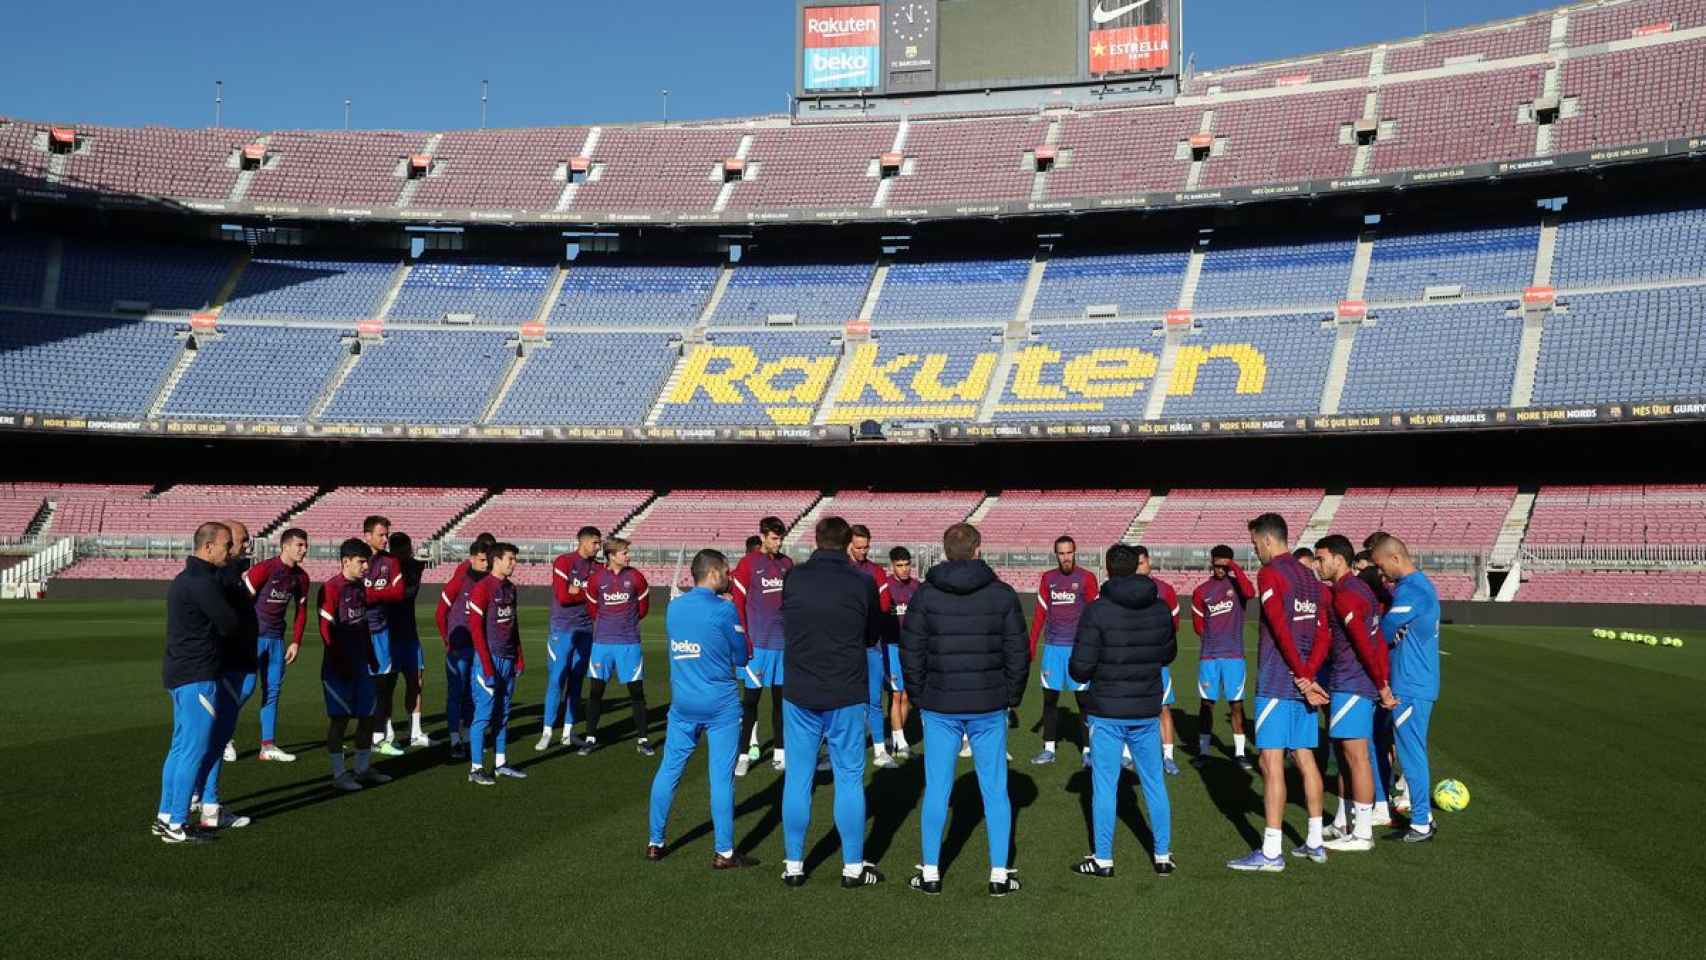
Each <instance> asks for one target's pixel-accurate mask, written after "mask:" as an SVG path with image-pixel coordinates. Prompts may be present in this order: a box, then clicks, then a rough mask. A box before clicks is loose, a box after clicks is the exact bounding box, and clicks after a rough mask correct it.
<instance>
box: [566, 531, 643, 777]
mask: <svg viewBox="0 0 1706 960" xmlns="http://www.w3.org/2000/svg"><path fill="white" fill-rule="evenodd" d="M604 558H605V560H606V561H607V563H606V564H605V566H603V567H601V568H599V569H597V570H594V571H593V572H592V577H591V578H590V579H588V580H587V584H586V588H585V592H586V604H587V609H588V610H590V611H591V612H592V616H593V621H592V655H591V657H590V659H588V660H587V676H589V677H591V678H592V683H591V684H590V685H589V689H588V693H589V694H590V698H589V700H588V703H587V711H586V739H584V740H582V741H581V745H580V749H579V750H577V751H576V752H577V753H579V754H580V755H581V756H583V757H586V756H591V755H592V752H593V751H594V750H597V749H598V719H599V715H600V714H602V713H603V711H604V690H605V687H606V686H608V685H609V684H610V682H611V681H612V680H615V681H619V682H621V683H623V684H625V685H626V686H627V688H628V702H629V703H630V704H631V705H632V706H633V709H634V731H635V733H636V734H638V736H639V739H638V740H637V741H635V743H634V749H635V750H637V751H638V752H639V754H640V756H642V757H649V756H653V755H654V754H656V753H657V748H656V747H654V746H652V741H651V738H650V737H648V736H647V735H646V734H647V732H648V726H649V725H648V724H647V723H646V685H645V679H646V660H645V656H644V655H643V653H642V652H641V650H640V621H641V620H644V619H645V618H646V614H647V613H649V612H651V608H652V588H651V585H650V584H648V583H647V582H646V577H645V574H642V573H641V572H640V571H638V570H635V569H634V568H633V567H630V566H628V558H629V544H628V541H626V540H624V539H622V538H621V537H611V538H610V539H609V540H606V541H605V543H604Z"/></svg>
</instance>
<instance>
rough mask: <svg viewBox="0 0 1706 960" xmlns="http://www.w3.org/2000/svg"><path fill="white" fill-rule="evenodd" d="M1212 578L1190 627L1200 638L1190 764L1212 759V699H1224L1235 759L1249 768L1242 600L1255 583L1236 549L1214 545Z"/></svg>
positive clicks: (1196, 596) (1195, 598)
mask: <svg viewBox="0 0 1706 960" xmlns="http://www.w3.org/2000/svg"><path fill="white" fill-rule="evenodd" d="M1208 556H1209V570H1210V574H1209V579H1208V580H1206V581H1204V582H1203V584H1202V586H1200V587H1197V589H1196V591H1195V592H1194V593H1192V594H1191V626H1192V627H1193V628H1195V630H1196V632H1197V637H1198V638H1199V639H1200V640H1201V641H1202V654H1201V659H1200V660H1199V661H1198V663H1197V696H1199V697H1200V698H1201V705H1200V706H1198V708H1197V755H1196V759H1194V760H1192V761H1191V763H1192V764H1193V765H1194V766H1198V767H1200V766H1202V765H1203V764H1204V763H1206V762H1207V761H1208V751H1209V745H1210V744H1211V743H1213V742H1214V734H1213V729H1214V704H1215V702H1216V701H1218V700H1225V701H1226V703H1227V705H1228V706H1229V707H1231V722H1232V758H1233V759H1234V760H1236V761H1237V762H1238V766H1239V767H1241V768H1243V769H1245V770H1249V769H1250V766H1251V764H1250V758H1249V757H1247V756H1245V755H1244V605H1245V604H1246V603H1249V602H1250V601H1251V600H1252V599H1254V598H1255V596H1256V587H1255V585H1254V584H1252V583H1251V582H1250V578H1249V577H1247V576H1245V575H1244V571H1243V570H1242V569H1241V568H1240V567H1239V566H1238V562H1237V561H1236V560H1234V559H1233V558H1232V548H1231V547H1229V546H1227V545H1226V544H1224V543H1221V544H1216V545H1215V547H1214V549H1212V550H1210V551H1209V552H1208Z"/></svg>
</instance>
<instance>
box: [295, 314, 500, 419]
mask: <svg viewBox="0 0 1706 960" xmlns="http://www.w3.org/2000/svg"><path fill="white" fill-rule="evenodd" d="M509 339H510V338H509V335H508V334H503V333H488V332H461V331H458V332H456V333H437V332H433V331H427V330H391V331H387V332H386V334H385V340H384V342H383V343H370V344H365V345H363V347H362V353H361V359H360V360H359V361H358V362H357V363H356V365H355V367H354V369H352V370H351V371H350V375H349V378H348V379H346V380H345V381H344V383H343V386H342V387H341V388H339V390H338V392H337V394H336V395H335V396H334V397H333V398H332V402H331V404H330V405H329V406H328V407H327V408H326V412H325V413H324V414H323V417H322V418H323V419H325V420H329V421H332V422H334V423H424V424H444V425H458V424H471V423H473V422H475V421H476V420H478V419H479V417H480V414H481V412H483V411H484V410H485V407H486V402H487V401H488V400H489V399H490V398H491V394H492V390H493V389H494V388H496V387H497V385H498V380H499V377H500V376H501V375H502V374H503V371H504V368H505V367H507V366H508V365H509V363H510V361H511V360H512V359H513V358H514V357H515V350H516V348H515V347H514V346H510V345H508V344H507V343H506V341H508V340H509Z"/></svg>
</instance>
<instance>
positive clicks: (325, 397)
mask: <svg viewBox="0 0 1706 960" xmlns="http://www.w3.org/2000/svg"><path fill="white" fill-rule="evenodd" d="M360 362H361V354H359V353H357V352H355V350H353V349H352V350H350V352H349V353H347V354H345V355H344V358H343V359H342V360H339V361H338V365H337V368H336V369H334V370H333V371H332V374H331V376H329V377H327V378H326V385H325V386H324V387H322V388H321V389H320V395H319V396H318V397H316V398H314V405H313V406H311V407H309V408H308V420H309V421H311V422H312V421H317V420H319V419H320V418H321V417H322V416H324V415H325V413H326V408H327V407H330V406H331V405H332V398H333V397H336V396H337V395H338V391H339V390H341V389H342V388H343V385H344V381H345V380H348V379H349V375H350V373H351V372H353V371H354V370H355V365H356V364H357V363H360Z"/></svg>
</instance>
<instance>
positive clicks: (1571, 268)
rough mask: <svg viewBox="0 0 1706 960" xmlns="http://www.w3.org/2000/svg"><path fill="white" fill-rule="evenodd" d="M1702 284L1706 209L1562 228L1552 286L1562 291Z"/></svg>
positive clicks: (1646, 212) (1650, 212)
mask: <svg viewBox="0 0 1706 960" xmlns="http://www.w3.org/2000/svg"><path fill="white" fill-rule="evenodd" d="M1701 279H1706V207H1683V208H1680V209H1670V208H1649V209H1635V210H1632V211H1619V212H1616V213H1608V214H1604V215H1601V216H1595V217H1584V218H1580V219H1577V218H1574V217H1572V218H1570V219H1567V220H1565V221H1564V222H1563V223H1561V224H1559V225H1558V250H1557V254H1556V255H1555V258H1554V260H1553V263H1552V285H1553V286H1555V287H1557V288H1558V289H1560V290H1575V289H1580V288H1583V287H1598V286H1606V285H1609V284H1619V283H1641V282H1664V281H1673V280H1701Z"/></svg>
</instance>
